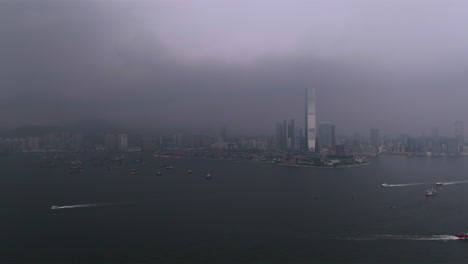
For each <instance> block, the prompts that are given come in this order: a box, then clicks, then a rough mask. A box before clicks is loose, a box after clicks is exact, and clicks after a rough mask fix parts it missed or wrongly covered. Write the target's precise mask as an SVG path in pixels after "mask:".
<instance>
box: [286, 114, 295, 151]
mask: <svg viewBox="0 0 468 264" xmlns="http://www.w3.org/2000/svg"><path fill="white" fill-rule="evenodd" d="M295 146H296V120H294V119H291V120H289V124H288V144H287V148H288V149H295Z"/></svg>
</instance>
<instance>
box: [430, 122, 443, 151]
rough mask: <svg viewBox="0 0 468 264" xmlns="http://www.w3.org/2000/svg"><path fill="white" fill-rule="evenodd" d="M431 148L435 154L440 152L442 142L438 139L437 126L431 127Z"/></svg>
mask: <svg viewBox="0 0 468 264" xmlns="http://www.w3.org/2000/svg"><path fill="white" fill-rule="evenodd" d="M431 150H432V153H435V154H439V153H441V152H442V142H441V140H440V135H439V128H437V127H434V128H432V137H431Z"/></svg>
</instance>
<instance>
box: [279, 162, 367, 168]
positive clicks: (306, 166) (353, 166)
mask: <svg viewBox="0 0 468 264" xmlns="http://www.w3.org/2000/svg"><path fill="white" fill-rule="evenodd" d="M369 164H370V163H369V162H367V163H363V164H352V165H346V166H337V167H329V166H313V165H298V164H276V165H277V166H283V167H303V168H318V169H346V168H355V167H361V166H367V165H369Z"/></svg>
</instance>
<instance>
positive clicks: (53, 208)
mask: <svg viewBox="0 0 468 264" xmlns="http://www.w3.org/2000/svg"><path fill="white" fill-rule="evenodd" d="M58 208H59V207H58V206H56V205H52V206H51V207H50V209H52V210H55V209H58Z"/></svg>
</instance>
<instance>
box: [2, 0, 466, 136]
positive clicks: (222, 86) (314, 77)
mask: <svg viewBox="0 0 468 264" xmlns="http://www.w3.org/2000/svg"><path fill="white" fill-rule="evenodd" d="M467 14H468V2H466V1H459V0H454V1H446V0H444V1H429V0H421V1H415V0H412V1H408V0H401V1H397V0H392V1H375V0H369V1H357V0H353V1H350V0H346V1H331V0H324V1H295V0H283V1H274V0H264V1H260V0H258V1H256V0H248V1H242V0H231V1H227V0H212V1H206V0H198V1H187V0H184V1H182V0H180V1H177V0H167V1H157V0H151V1H138V0H136V1H135V0H128V1H111V0H93V1H84V0H80V1H62V0H60V1H47V0H44V1H36V0H31V1H21V0H14V1H1V2H0V61H1V62H0V92H1V96H0V117H1V119H0V125H3V126H16V125H23V124H47V125H49V124H54V125H55V124H63V123H67V122H74V121H80V120H87V119H103V120H109V121H112V122H118V123H123V124H127V125H134V126H147V127H148V126H151V127H155V128H161V127H173V128H174V129H184V130H187V129H189V130H192V131H194V132H198V131H205V130H207V129H214V130H219V128H221V127H222V126H224V125H227V127H228V129H229V130H230V131H232V132H233V133H253V134H262V133H266V134H272V133H274V125H275V122H276V121H279V120H282V119H290V118H295V119H297V120H298V121H296V122H297V123H298V124H300V125H302V123H303V119H304V98H303V96H304V89H305V88H306V87H315V88H316V89H317V92H316V94H317V104H318V110H317V111H318V118H319V120H321V121H330V122H333V123H335V124H336V127H337V133H338V134H342V133H346V134H349V133H353V132H361V133H362V134H367V133H368V130H369V128H371V127H377V128H380V129H381V131H382V132H381V133H382V134H388V135H397V134H399V133H410V134H413V135H415V136H419V135H421V134H423V133H425V134H426V135H430V129H431V128H432V127H435V126H436V127H440V131H441V134H443V135H447V136H451V135H453V123H454V121H455V120H463V121H465V123H467V125H468V31H467V29H468V16H467Z"/></svg>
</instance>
